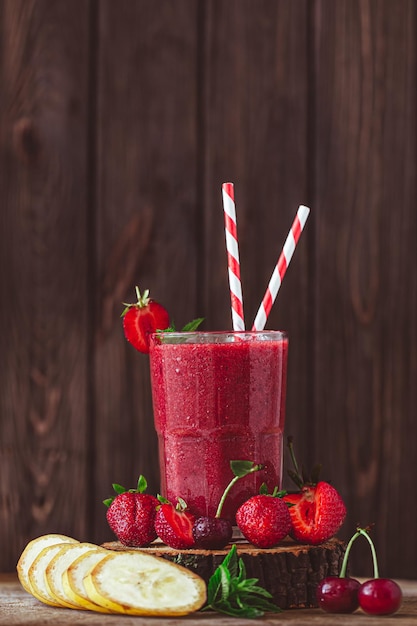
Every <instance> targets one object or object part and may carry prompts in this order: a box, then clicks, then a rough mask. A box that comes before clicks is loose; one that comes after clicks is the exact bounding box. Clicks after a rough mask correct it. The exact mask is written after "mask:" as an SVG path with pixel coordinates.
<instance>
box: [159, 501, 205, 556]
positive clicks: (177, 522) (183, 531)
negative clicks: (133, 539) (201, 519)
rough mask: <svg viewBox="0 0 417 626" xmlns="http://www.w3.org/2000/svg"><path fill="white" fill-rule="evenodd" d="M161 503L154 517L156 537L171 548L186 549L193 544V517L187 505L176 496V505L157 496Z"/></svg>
mask: <svg viewBox="0 0 417 626" xmlns="http://www.w3.org/2000/svg"><path fill="white" fill-rule="evenodd" d="M158 500H159V502H160V503H161V504H160V506H159V507H158V510H157V512H156V517H155V530H156V533H157V535H158V537H159V538H160V539H161V540H162V541H163V542H164V543H165V544H166V545H167V546H170V547H171V548H176V549H177V550H186V549H187V548H192V547H193V546H194V544H195V541H194V537H193V526H194V522H195V517H194V515H192V513H190V512H189V511H187V505H186V503H185V502H184V500H183V499H182V498H178V503H177V505H176V506H174V505H173V504H171V503H170V502H168V500H165V498H162V496H158Z"/></svg>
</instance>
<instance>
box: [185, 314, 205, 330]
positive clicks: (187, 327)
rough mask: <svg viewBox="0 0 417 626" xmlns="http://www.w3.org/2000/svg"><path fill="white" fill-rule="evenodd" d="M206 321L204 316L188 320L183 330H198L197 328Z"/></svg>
mask: <svg viewBox="0 0 417 626" xmlns="http://www.w3.org/2000/svg"><path fill="white" fill-rule="evenodd" d="M203 322H204V317H197V318H196V319H195V320H192V321H191V322H188V324H186V325H185V326H184V327H183V329H182V332H183V333H186V332H192V331H193V330H197V328H198V327H199V326H200V325H201V324H202V323H203Z"/></svg>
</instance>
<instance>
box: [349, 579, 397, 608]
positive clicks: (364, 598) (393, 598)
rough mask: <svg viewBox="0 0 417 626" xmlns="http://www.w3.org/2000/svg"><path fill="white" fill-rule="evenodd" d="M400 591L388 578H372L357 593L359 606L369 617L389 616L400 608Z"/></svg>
mask: <svg viewBox="0 0 417 626" xmlns="http://www.w3.org/2000/svg"><path fill="white" fill-rule="evenodd" d="M402 595H403V594H402V591H401V588H400V587H399V585H397V583H396V582H395V581H394V580H391V579H390V578H373V579H371V580H367V581H366V583H363V585H361V587H360V589H359V591H358V600H359V606H360V607H361V609H363V610H364V611H365V613H369V614H370V615H390V614H391V613H395V612H396V611H398V609H399V608H400V606H401V601H402Z"/></svg>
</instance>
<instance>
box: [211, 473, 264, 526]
mask: <svg viewBox="0 0 417 626" xmlns="http://www.w3.org/2000/svg"><path fill="white" fill-rule="evenodd" d="M230 467H231V469H232V472H233V473H234V475H235V476H234V478H232V480H231V481H230V483H229V484H228V485H227V487H226V489H225V490H224V492H223V495H222V497H221V498H220V502H219V505H218V507H217V511H216V515H215V516H214V517H220V516H221V513H222V509H223V505H224V503H225V500H226V497H227V495H228V493H229V491H230V490H231V488H232V487H233V485H235V484H236V483H237V481H238V480H239V478H243V476H247V475H248V474H253V472H258V471H259V470H261V469H262V468H263V466H262V465H254V464H253V463H252V462H251V461H230Z"/></svg>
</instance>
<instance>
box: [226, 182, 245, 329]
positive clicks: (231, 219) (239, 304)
mask: <svg viewBox="0 0 417 626" xmlns="http://www.w3.org/2000/svg"><path fill="white" fill-rule="evenodd" d="M222 195H223V208H224V226H225V233H226V249H227V265H228V270H229V287H230V301H231V305H232V324H233V330H245V321H244V317H243V298H242V283H241V280H240V261H239V246H238V239H237V223H236V207H235V192H234V187H233V183H223V184H222Z"/></svg>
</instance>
